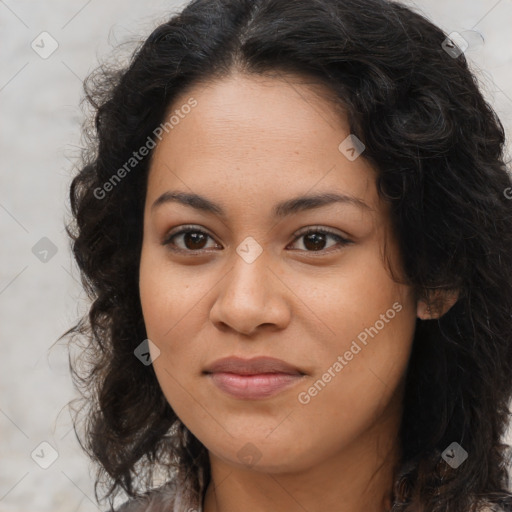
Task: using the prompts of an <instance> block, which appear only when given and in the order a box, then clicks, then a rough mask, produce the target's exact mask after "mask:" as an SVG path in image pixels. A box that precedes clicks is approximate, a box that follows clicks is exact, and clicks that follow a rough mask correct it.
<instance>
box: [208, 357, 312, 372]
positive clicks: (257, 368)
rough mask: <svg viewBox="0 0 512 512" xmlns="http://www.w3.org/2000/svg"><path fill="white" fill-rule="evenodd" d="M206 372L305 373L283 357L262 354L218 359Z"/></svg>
mask: <svg viewBox="0 0 512 512" xmlns="http://www.w3.org/2000/svg"><path fill="white" fill-rule="evenodd" d="M204 372H205V373H216V372H227V373H236V374H238V375H258V374H261V373H286V374H289V375H303V372H301V371H300V370H299V369H298V368H296V367H295V366H292V365H290V364H288V363H286V362H285V361H282V360H281V359H276V358H274V357H267V356H260V357H254V358H252V359H243V358H241V357H224V358H222V359H217V360H216V361H214V362H213V363H212V364H210V365H209V366H208V367H207V368H205V370H204Z"/></svg>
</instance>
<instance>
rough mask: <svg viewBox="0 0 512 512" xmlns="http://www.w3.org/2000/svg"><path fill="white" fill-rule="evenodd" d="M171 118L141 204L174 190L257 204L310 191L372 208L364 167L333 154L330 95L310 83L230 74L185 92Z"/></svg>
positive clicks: (340, 127)
mask: <svg viewBox="0 0 512 512" xmlns="http://www.w3.org/2000/svg"><path fill="white" fill-rule="evenodd" d="M185 105H194V106H193V107H192V108H188V107H187V108H185V107H184V106H185ZM185 112H186V113H185ZM173 114H174V120H175V122H174V123H173V125H172V128H171V129H169V130H168V131H167V132H164V133H163V137H162V140H161V141H160V142H159V143H158V144H157V147H156V148H155V150H154V155H153V158H152V164H151V169H150V174H149V183H148V196H156V194H157V193H161V192H163V191H165V190H166V189H169V188H177V187H179V188H181V189H185V190H186V189H187V188H188V189H189V191H190V192H195V193H200V194H202V195H208V192H211V194H213V193H214V192H216V193H217V194H220V196H225V195H226V194H232V193H236V192H238V193H240V194H244V195H245V196H246V199H248V200H249V201H250V200H251V199H250V198H248V197H247V196H248V195H250V196H251V197H253V198H254V200H260V201H261V200H262V199H263V200H267V199H268V198H271V197H276V195H280V197H285V196H286V195H299V194H303V193H304V192H306V191H307V190H309V189H313V188H315V187H317V188H318V189H319V190H320V189H321V191H322V192H325V191H326V190H329V191H334V189H335V191H336V192H338V193H342V194H349V195H352V196H355V197H362V196H366V197H367V199H368V194H370V195H371V196H372V197H370V198H369V199H370V201H376V200H377V198H376V195H375V190H374V179H375V171H374V169H373V168H372V167H371V165H370V164H369V163H368V162H367V161H366V160H364V159H363V158H358V159H356V160H354V161H349V160H348V159H347V158H346V157H345V156H344V155H343V154H342V153H341V152H340V150H339V145H340V143H341V142H342V141H343V140H344V139H346V138H347V137H348V136H349V135H350V128H349V123H348V119H347V118H346V116H345V115H344V114H343V111H342V110H341V108H340V107H339V104H336V103H335V102H334V98H333V93H332V91H330V90H328V89H327V88H326V87H325V86H323V85H321V84H317V83H314V82H312V81H311V80H310V79H307V78H301V77H298V76H294V75H279V76H259V75H240V74H234V75H232V76H229V77H226V78H223V79H218V80H215V81H212V82H209V83H201V84H198V85H196V86H194V87H192V88H191V89H189V90H188V91H187V92H186V93H185V94H182V95H180V96H179V97H177V98H176V99H175V100H174V102H173V104H172V105H171V107H170V108H169V110H168V112H167V113H166V116H165V119H168V118H169V116H170V115H173ZM176 121H177V122H176ZM227 184H229V187H230V190H229V191H228V190H227V189H226V185H227ZM286 191H289V192H290V193H289V194H284V195H283V193H284V192H286ZM294 192H295V193H294ZM211 194H210V195H211Z"/></svg>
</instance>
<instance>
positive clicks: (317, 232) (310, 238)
mask: <svg viewBox="0 0 512 512" xmlns="http://www.w3.org/2000/svg"><path fill="white" fill-rule="evenodd" d="M208 238H210V239H212V240H213V238H212V237H211V236H210V235H209V234H208V233H206V232H204V231H202V230H200V229H197V228H191V227H188V228H184V229H181V230H180V231H178V232H176V233H171V234H170V235H169V236H167V237H166V238H165V240H164V241H163V242H162V245H169V246H170V248H171V250H173V251H178V252H194V251H201V250H203V249H205V248H206V247H205V244H206V242H207V240H208ZM328 238H331V239H332V240H334V241H335V242H337V243H338V245H340V246H342V247H343V246H345V245H348V244H350V243H352V241H351V240H348V239H347V238H344V237H342V236H341V235H339V234H337V233H333V232H331V231H329V230H326V229H323V228H313V229H309V230H308V231H305V232H302V233H300V234H299V235H298V236H296V237H295V239H294V241H293V242H294V243H295V242H297V241H298V240H301V239H304V241H303V242H302V245H303V246H304V247H305V249H299V250H305V251H306V252H321V251H324V250H325V249H326V247H325V244H326V240H327V239H328ZM174 239H181V240H182V243H183V244H184V247H180V246H177V244H175V242H174ZM333 245H336V244H333ZM173 246H174V247H173ZM217 247H220V246H218V244H217ZM330 247H332V245H331V246H330Z"/></svg>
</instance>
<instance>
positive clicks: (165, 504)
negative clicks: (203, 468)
mask: <svg viewBox="0 0 512 512" xmlns="http://www.w3.org/2000/svg"><path fill="white" fill-rule="evenodd" d="M115 512H203V508H202V505H201V503H197V501H195V500H193V499H191V498H189V497H187V494H186V493H185V492H184V489H183V488H182V487H179V486H177V484H176V480H170V481H169V482H167V483H166V484H164V485H163V486H161V487H158V488H156V489H153V490H151V491H149V492H147V493H145V495H144V496H142V497H140V498H132V499H130V500H128V501H126V502H125V503H123V504H122V505H121V506H120V507H119V508H118V509H116V511H115Z"/></svg>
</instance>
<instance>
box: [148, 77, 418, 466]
mask: <svg viewBox="0 0 512 512" xmlns="http://www.w3.org/2000/svg"><path fill="white" fill-rule="evenodd" d="M322 92H323V93H324V96H325V93H327V91H323V90H322V88H321V87H320V86H312V85H310V84H309V85H308V84H305V83H303V82H301V79H300V78H299V77H293V76H290V75H288V76H287V78H286V79H284V78H276V77H273V78H271V77H265V78H264V77H262V76H245V75H232V76H231V77H229V78H225V79H223V80H221V81H215V82H211V83H209V84H208V85H200V86H199V85H198V86H197V87H195V88H193V89H192V90H191V91H190V92H189V93H188V94H187V95H183V96H182V97H180V98H178V99H177V100H176V101H175V102H174V104H173V106H172V109H171V110H172V111H175V110H178V111H179V112H181V115H180V116H179V122H176V120H175V122H174V123H173V125H172V128H170V129H168V132H165V131H164V135H163V137H162V139H161V141H160V142H159V143H158V145H157V147H156V148H155V150H154V154H153V159H152V162H151V167H150V172H149V176H148V188H147V195H146V203H145V211H144V237H143V245H142V254H141V261H140V297H141V303H142V309H143V315H144V321H145V325H146V329H147V334H148V338H149V339H150V340H151V342H152V344H153V345H152V349H151V354H152V357H153V359H154V361H153V365H154V370H155V372H156V375H157V378H158V381H159V383H160V386H161V389H162V391H163V393H164V395H165V397H166V398H167V400H168V402H169V404H170V405H171V407H172V408H173V410H174V411H175V412H176V414H177V415H178V416H179V418H180V419H181V420H182V422H183V423H184V424H185V425H186V426H187V427H188V429H189V430H190V431H191V432H192V433H193V434H194V435H195V436H196V437H197V438H198V439H199V440H200V441H201V442H202V443H203V444H204V445H205V446H206V448H207V449H208V451H209V452H210V454H211V455H214V456H216V457H217V458H219V459H222V460H223V461H224V462H225V463H227V464H231V465H233V466H239V467H240V466H242V465H244V464H246V463H247V461H248V460H249V459H250V460H252V461H253V463H255V465H254V469H258V470H262V471H269V472H278V471H290V470H292V469H294V470H296V469H300V468H307V467H311V466H313V465H315V464H317V463H318V462H319V461H322V460H326V459H327V458H329V457H332V456H333V455H334V454H336V453H340V452H341V451H343V450H350V449H351V447H352V446H355V444H356V443H357V440H358V439H360V438H361V436H362V435H363V433H367V432H377V431H378V429H379V428H381V426H382V425H385V424H387V425H389V423H390V422H393V421H395V423H396V420H397V418H398V415H399V414H400V402H401V396H400V392H401V390H402V385H403V379H404V373H405V371H406V368H407V363H408V358H409V355H410V350H411V343H412V339H413V334H414V327H415V320H416V303H415V300H414V297H413V294H412V291H411V289H410V288H409V287H408V286H406V285H403V284H397V283H396V282H395V281H394V280H393V279H392V277H391V275H390V272H389V269H388V265H387V262H388V261H389V262H390V263H391V264H392V266H393V268H394V270H395V271H400V268H401V264H400V253H399V250H398V246H397V243H396V241H395V240H394V238H393V236H392V229H391V224H390V217H389V211H388V206H387V205H386V204H385V203H383V202H382V201H381V200H380V199H379V197H378V195H377V191H376V186H375V179H376V170H375V169H374V168H372V167H371V165H370V164H369V163H368V162H367V161H365V160H364V158H363V157H358V158H355V159H354V158H353V154H352V153H353V152H350V151H349V152H348V153H344V152H343V151H342V150H340V149H339V146H340V143H341V142H342V141H344V140H345V139H346V138H347V137H348V136H349V135H350V130H349V126H348V122H347V120H346V118H345V117H344V116H343V115H342V113H340V112H338V113H336V111H335V109H334V107H333V104H332V103H331V102H330V101H328V100H326V99H322V97H321V96H320V95H319V94H320V93H322ZM317 93H318V94H317ZM187 104H189V105H194V106H193V107H192V108H185V107H184V105H187ZM185 112H186V113H185ZM170 113H172V112H169V113H168V114H167V116H166V117H169V115H170ZM176 119H177V118H176ZM343 147H345V146H343ZM343 147H342V149H343ZM349 156H350V158H349ZM363 156H364V154H363ZM177 194H182V195H181V196H178V195H177ZM188 194H193V196H192V195H191V196H186V195H188ZM198 196H199V197H198ZM303 196H308V197H309V196H312V198H311V199H310V200H305V199H299V198H302V197H303ZM313 196H314V197H313ZM187 197H188V201H187V200H186V199H187ZM228 356H236V357H239V358H243V359H251V358H254V357H257V356H269V357H272V358H277V359H279V360H282V361H284V362H285V363H287V364H288V365H289V366H290V367H291V368H292V369H293V370H294V371H295V373H294V374H293V375H292V374H290V373H288V374H287V375H284V374H283V373H280V372H281V371H282V368H279V367H278V368H277V369H278V371H277V373H275V374H274V375H271V376H269V375H268V371H267V370H268V368H266V369H265V368H263V369H260V370H259V371H257V372H253V375H252V377H250V376H248V375H245V376H244V375H236V371H235V373H225V372H218V373H213V374H207V373H204V372H205V370H206V369H208V368H209V367H210V366H211V365H212V363H213V362H215V361H216V360H218V359H220V358H224V357H228ZM289 369H290V368H288V370H289ZM254 373H260V375H259V376H254ZM292 373H293V372H292ZM261 374H266V375H261Z"/></svg>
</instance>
